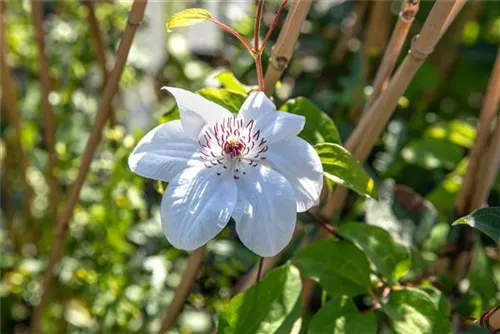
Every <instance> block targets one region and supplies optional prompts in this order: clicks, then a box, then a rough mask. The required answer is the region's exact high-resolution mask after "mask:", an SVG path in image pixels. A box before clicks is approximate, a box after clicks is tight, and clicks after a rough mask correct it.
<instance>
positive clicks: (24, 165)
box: [0, 1, 33, 224]
mask: <svg viewBox="0 0 500 334" xmlns="http://www.w3.org/2000/svg"><path fill="white" fill-rule="evenodd" d="M4 16H5V2H4V1H0V49H1V50H0V75H1V78H2V105H3V109H5V111H6V115H7V118H8V119H9V122H10V123H11V125H12V128H13V130H14V131H13V132H14V138H13V142H14V145H15V150H16V151H17V154H18V159H19V166H20V169H21V170H20V172H21V180H22V183H23V189H24V192H23V202H24V210H23V211H24V219H25V220H26V223H27V224H29V223H31V222H32V221H33V216H32V215H31V203H32V201H33V190H32V189H31V186H30V184H29V182H28V173H27V170H28V156H27V154H26V152H25V151H24V149H23V146H22V144H21V138H22V132H21V121H20V120H19V108H18V105H17V93H16V91H15V84H14V81H13V80H12V75H11V72H10V69H9V67H8V65H7V43H6V41H5V22H4V20H5V17H4Z"/></svg>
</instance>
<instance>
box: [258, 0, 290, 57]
mask: <svg viewBox="0 0 500 334" xmlns="http://www.w3.org/2000/svg"><path fill="white" fill-rule="evenodd" d="M287 3H288V0H283V2H282V3H281V5H280V6H279V8H278V10H277V11H276V14H275V15H274V19H273V23H271V26H270V27H269V31H268V32H267V34H266V37H264V40H263V41H262V44H261V46H260V48H259V50H260V51H261V52H262V51H264V49H265V47H266V45H267V42H268V41H269V38H271V34H272V33H273V30H274V28H276V25H277V24H278V21H279V18H280V15H281V12H282V11H283V9H285V6H286V4H287Z"/></svg>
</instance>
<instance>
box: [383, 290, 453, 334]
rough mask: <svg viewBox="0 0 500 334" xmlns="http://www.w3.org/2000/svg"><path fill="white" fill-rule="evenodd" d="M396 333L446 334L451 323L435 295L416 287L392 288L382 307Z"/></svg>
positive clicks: (449, 329)
mask: <svg viewBox="0 0 500 334" xmlns="http://www.w3.org/2000/svg"><path fill="white" fill-rule="evenodd" d="M382 309H383V311H384V313H385V314H386V315H387V316H388V317H389V321H390V325H391V328H392V330H393V332H394V333H396V334H448V333H450V331H451V324H450V320H449V319H448V316H447V315H445V314H444V313H443V312H442V309H441V308H440V304H439V301H437V297H436V296H434V297H431V296H430V295H429V294H428V293H426V292H425V291H423V290H421V289H417V288H405V289H403V290H394V291H392V292H391V294H390V295H389V300H388V301H387V303H386V304H384V305H383V307H382Z"/></svg>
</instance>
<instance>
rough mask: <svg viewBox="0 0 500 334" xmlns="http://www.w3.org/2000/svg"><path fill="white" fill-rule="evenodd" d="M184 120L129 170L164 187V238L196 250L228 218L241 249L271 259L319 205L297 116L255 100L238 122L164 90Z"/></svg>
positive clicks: (318, 182) (317, 173)
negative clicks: (299, 218)
mask: <svg viewBox="0 0 500 334" xmlns="http://www.w3.org/2000/svg"><path fill="white" fill-rule="evenodd" d="M164 88H165V89H167V90H168V91H169V92H170V93H171V94H172V95H173V96H174V97H175V99H176V101H177V105H178V108H179V112H180V116H181V119H180V121H171V122H167V123H165V124H161V125H159V126H157V127H156V128H154V129H153V130H151V131H150V132H149V133H148V134H146V135H145V136H144V138H142V139H141V141H140V142H139V143H138V144H137V146H136V147H135V149H134V151H133V152H132V154H131V155H130V157H129V160H128V163H129V166H130V169H131V170H132V171H133V172H135V173H137V174H139V175H141V176H143V177H147V178H151V179H157V180H161V181H166V182H169V185H168V188H167V190H166V191H165V194H164V195H163V199H162V202H161V220H162V225H163V231H164V232H165V235H166V237H167V239H168V240H169V242H170V243H171V244H172V245H173V246H174V247H176V248H180V249H184V250H188V251H190V250H194V249H196V248H199V247H201V246H203V245H204V244H206V243H207V242H208V241H209V240H211V239H213V238H214V237H215V236H216V235H217V234H218V233H219V232H220V231H222V229H223V228H224V227H225V226H226V225H227V223H228V221H229V219H230V218H231V216H232V217H233V218H234V220H235V222H236V231H237V233H238V235H239V237H240V239H241V241H242V242H243V244H245V246H246V247H248V248H250V249H251V250H252V251H253V252H255V253H257V254H258V255H260V256H274V255H276V254H277V253H279V252H280V251H281V250H282V249H283V248H284V247H285V246H286V245H287V244H288V243H289V242H290V239H291V237H292V234H293V231H294V228H295V222H296V212H303V211H306V210H308V209H309V208H311V207H312V206H313V205H316V204H318V201H319V196H320V192H321V188H322V186H323V167H322V166H321V162H320V160H319V157H318V155H317V153H316V151H315V150H314V149H313V147H312V146H311V145H309V144H308V143H307V142H306V141H304V140H303V139H301V138H299V137H297V134H298V133H299V132H300V131H301V130H302V128H303V127H304V123H305V119H304V117H302V116H298V115H294V114H290V113H287V112H280V111H277V110H276V106H275V105H274V104H273V103H272V102H271V100H269V99H268V98H267V97H266V95H265V94H264V93H263V92H253V93H251V94H250V96H249V97H248V98H247V99H246V101H245V103H244V104H243V106H242V107H241V110H240V112H239V114H238V116H237V117H234V116H233V115H232V114H231V113H230V112H229V111H228V110H226V109H225V108H223V107H221V106H219V105H217V104H215V103H213V102H211V101H208V100H206V99H205V98H203V97H201V96H199V95H196V94H194V93H191V92H189V91H186V90H183V89H179V88H171V87H164Z"/></svg>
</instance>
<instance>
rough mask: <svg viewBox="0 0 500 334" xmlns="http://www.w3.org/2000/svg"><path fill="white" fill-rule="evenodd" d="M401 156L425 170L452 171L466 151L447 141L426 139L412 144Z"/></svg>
mask: <svg viewBox="0 0 500 334" xmlns="http://www.w3.org/2000/svg"><path fill="white" fill-rule="evenodd" d="M401 154H402V155H403V158H404V159H405V161H406V162H407V163H409V164H415V165H417V166H420V167H422V168H424V169H436V168H448V169H451V168H454V167H455V166H456V165H457V164H458V162H459V161H460V160H461V159H462V157H463V154H464V150H463V149H462V148H461V147H459V146H457V145H455V144H453V143H451V142H449V141H447V140H442V139H429V138H424V139H419V140H414V141H412V142H410V144H408V145H407V146H406V147H405V148H404V149H403V151H402V152H401Z"/></svg>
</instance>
